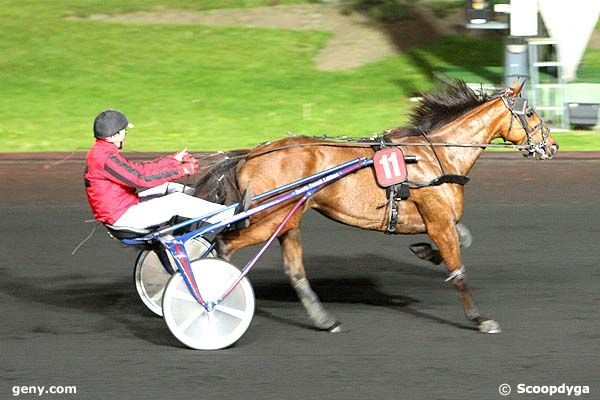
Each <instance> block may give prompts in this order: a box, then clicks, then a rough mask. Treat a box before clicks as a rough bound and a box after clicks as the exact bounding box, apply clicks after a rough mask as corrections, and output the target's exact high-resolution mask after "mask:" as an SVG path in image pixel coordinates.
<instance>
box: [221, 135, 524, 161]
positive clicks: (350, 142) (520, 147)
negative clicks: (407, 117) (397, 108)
mask: <svg viewBox="0 0 600 400" xmlns="http://www.w3.org/2000/svg"><path fill="white" fill-rule="evenodd" d="M309 137H310V136H309ZM311 138H322V137H321V136H313V137H311ZM329 140H340V139H336V138H333V137H332V138H329ZM345 140H346V141H347V142H314V143H297V144H290V145H286V146H279V147H274V148H272V149H268V150H263V151H261V152H258V153H255V154H251V155H244V154H242V155H238V156H227V155H225V156H224V157H225V158H226V159H228V160H235V159H241V158H245V159H249V158H255V157H260V156H263V155H265V154H269V153H273V152H276V151H280V150H285V149H291V148H296V147H314V146H330V147H350V148H370V147H372V146H373V145H377V144H379V143H380V142H378V141H375V140H373V141H370V142H362V141H361V142H359V141H358V139H354V140H348V139H345ZM355 140H356V141H355ZM266 144H268V143H266ZM386 145H388V146H390V147H392V146H393V147H464V148H482V149H485V148H486V147H491V148H501V149H512V150H524V149H527V148H529V146H528V145H519V144H508V143H486V144H483V143H482V144H479V143H437V142H429V143H386Z"/></svg>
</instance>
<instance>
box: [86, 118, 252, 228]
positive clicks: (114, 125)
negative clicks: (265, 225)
mask: <svg viewBox="0 0 600 400" xmlns="http://www.w3.org/2000/svg"><path fill="white" fill-rule="evenodd" d="M132 127H133V125H132V124H130V123H129V121H128V119H127V117H125V115H124V114H123V113H121V112H120V111H117V110H113V109H108V110H105V111H102V112H101V113H100V114H98V116H97V117H96V119H95V120H94V137H95V138H96V141H95V143H94V145H93V146H92V148H91V149H90V150H89V152H88V154H87V157H86V162H85V163H86V165H85V172H84V182H85V189H86V193H87V198H88V202H89V203H90V206H91V208H92V211H93V212H94V218H95V219H96V220H97V221H100V222H103V223H107V224H110V225H115V226H119V227H126V228H133V229H143V228H147V227H150V226H154V225H159V224H162V223H164V222H167V221H169V220H170V219H171V218H172V217H174V216H176V215H177V216H181V217H185V218H197V217H201V216H203V215H206V214H208V213H211V212H213V211H217V210H219V209H221V208H225V206H223V205H221V204H215V203H211V202H209V201H206V200H202V199H200V198H198V197H194V196H191V195H190V194H189V193H193V189H192V188H190V187H187V186H183V185H181V184H178V183H174V182H172V181H174V180H176V179H179V178H182V177H185V176H188V175H191V174H194V173H196V172H197V171H198V160H197V159H196V158H194V157H193V156H191V155H190V154H188V152H187V151H186V150H182V151H180V152H178V153H175V154H173V155H169V156H166V157H160V158H158V159H156V160H153V161H146V162H141V163H134V162H131V161H128V160H126V159H125V158H124V157H123V156H122V155H121V154H120V152H119V150H120V149H122V148H123V143H124V142H125V137H126V135H127V128H132ZM147 188H151V189H149V190H146V191H142V192H140V193H138V192H137V189H147ZM156 195H159V196H158V197H157V196H156ZM246 197H247V196H245V200H244V201H243V202H242V206H243V208H244V209H245V208H247V203H248V200H249V199H248V198H246ZM244 203H246V204H244ZM234 212H235V210H233V209H229V210H226V211H224V212H223V213H219V214H218V215H217V216H214V217H212V218H211V219H215V220H222V219H224V218H228V217H230V216H232V215H233V214H234ZM217 217H218V219H217ZM209 222H213V221H211V220H210V219H209Z"/></svg>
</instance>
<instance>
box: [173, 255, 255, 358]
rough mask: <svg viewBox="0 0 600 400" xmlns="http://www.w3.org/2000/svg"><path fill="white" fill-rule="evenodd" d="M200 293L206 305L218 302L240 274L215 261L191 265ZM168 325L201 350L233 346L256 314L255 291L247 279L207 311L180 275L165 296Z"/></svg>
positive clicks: (235, 269)
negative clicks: (211, 309) (212, 308)
mask: <svg viewBox="0 0 600 400" xmlns="http://www.w3.org/2000/svg"><path fill="white" fill-rule="evenodd" d="M192 270H193V272H194V276H195V278H196V283H197V284H198V288H199V290H200V294H201V295H202V297H203V299H204V300H205V301H207V302H210V301H214V300H216V299H217V298H218V297H219V296H221V295H222V294H223V293H224V292H225V290H226V289H227V288H228V287H229V285H230V284H231V283H232V282H233V281H234V280H235V279H236V278H237V277H239V275H240V271H239V270H238V269H237V268H236V267H234V266H233V265H231V264H230V263H228V262H226V261H224V260H219V259H215V258H210V259H206V258H205V259H201V260H197V261H194V262H192ZM163 314H164V317H165V322H166V323H167V326H168V327H169V330H170V331H171V333H173V335H174V336H175V337H176V338H177V339H178V340H179V341H180V342H181V343H183V344H185V345H186V346H188V347H191V348H193V349H198V350H216V349H222V348H225V347H228V346H231V345H232V344H233V343H235V342H236V341H238V340H239V339H240V338H241V337H242V335H243V334H244V333H245V332H246V330H247V329H248V327H249V326H250V323H251V322H252V317H253V315H254V292H253V290H252V286H251V285H250V282H249V281H248V279H246V278H244V279H242V281H241V282H240V283H239V284H238V285H237V286H236V287H235V288H234V289H233V291H232V292H231V293H230V294H229V295H228V296H227V297H226V298H225V299H224V300H223V302H221V303H220V304H219V305H217V306H216V307H215V309H214V310H213V311H210V312H209V311H206V309H205V308H204V307H203V306H201V305H200V304H199V303H198V302H196V300H195V299H194V298H193V297H192V295H191V294H190V292H189V290H188V288H187V286H186V284H185V281H184V280H183V277H182V276H181V274H179V273H177V274H175V275H173V277H172V278H171V280H170V281H169V283H168V284H167V288H166V289H165V293H164V296H163Z"/></svg>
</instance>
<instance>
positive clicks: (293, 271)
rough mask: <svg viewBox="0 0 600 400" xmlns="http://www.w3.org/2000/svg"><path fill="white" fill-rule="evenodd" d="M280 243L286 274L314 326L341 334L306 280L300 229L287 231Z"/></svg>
mask: <svg viewBox="0 0 600 400" xmlns="http://www.w3.org/2000/svg"><path fill="white" fill-rule="evenodd" d="M279 242H280V243H281V250H282V253H283V265H284V268H285V272H286V274H287V275H288V277H289V279H290V282H291V284H292V287H293V288H294V289H295V290H296V293H297V294H298V297H299V298H300V301H301V302H302V305H304V308H306V311H307V312H308V316H309V317H310V319H311V321H312V322H313V324H314V326H315V327H317V328H318V329H322V330H328V331H330V332H340V331H341V324H340V323H339V322H338V321H337V320H336V319H335V318H333V317H332V316H331V315H330V314H329V313H328V312H327V311H326V310H325V308H324V307H323V304H321V301H320V300H319V298H318V297H317V295H316V294H315V292H314V291H313V290H312V288H311V287H310V284H309V283H308V279H307V278H306V272H305V271H304V264H303V263H302V243H301V241H300V228H296V229H292V230H289V231H287V232H286V233H285V234H283V235H282V236H280V237H279Z"/></svg>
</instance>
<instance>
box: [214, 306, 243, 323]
mask: <svg viewBox="0 0 600 400" xmlns="http://www.w3.org/2000/svg"><path fill="white" fill-rule="evenodd" d="M215 310H219V311H221V312H222V313H225V314H228V315H231V316H232V317H235V318H237V319H241V320H243V319H244V317H245V316H246V313H244V312H243V311H242V310H238V309H235V308H231V307H227V306H224V305H223V304H218V305H216V306H215Z"/></svg>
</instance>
